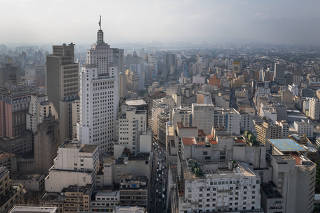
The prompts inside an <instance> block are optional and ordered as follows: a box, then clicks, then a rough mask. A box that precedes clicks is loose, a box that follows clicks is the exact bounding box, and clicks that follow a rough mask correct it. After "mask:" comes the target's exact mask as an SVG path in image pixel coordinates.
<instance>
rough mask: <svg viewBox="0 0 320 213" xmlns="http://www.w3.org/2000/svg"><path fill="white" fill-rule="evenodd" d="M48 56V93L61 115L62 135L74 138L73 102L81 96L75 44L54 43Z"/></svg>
mask: <svg viewBox="0 0 320 213" xmlns="http://www.w3.org/2000/svg"><path fill="white" fill-rule="evenodd" d="M52 49H53V51H52V54H50V55H48V56H47V62H46V66H47V94H48V101H49V102H52V103H53V106H54V108H55V109H56V111H57V113H58V116H59V126H60V137H61V141H63V140H64V139H72V102H73V101H74V100H76V99H78V98H79V64H78V63H75V59H74V44H73V43H71V44H69V45H66V44H63V45H54V46H53V47H52Z"/></svg>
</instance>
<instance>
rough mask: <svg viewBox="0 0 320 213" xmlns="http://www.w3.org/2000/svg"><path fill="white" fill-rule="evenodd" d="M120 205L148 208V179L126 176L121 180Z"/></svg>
mask: <svg viewBox="0 0 320 213" xmlns="http://www.w3.org/2000/svg"><path fill="white" fill-rule="evenodd" d="M120 205H122V206H140V207H147V205H148V179H147V177H145V176H139V177H132V176H126V177H123V178H121V180H120Z"/></svg>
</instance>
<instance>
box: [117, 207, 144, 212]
mask: <svg viewBox="0 0 320 213" xmlns="http://www.w3.org/2000/svg"><path fill="white" fill-rule="evenodd" d="M113 212H114V213H145V212H146V210H145V208H143V207H138V206H116V207H115V208H114V210H113Z"/></svg>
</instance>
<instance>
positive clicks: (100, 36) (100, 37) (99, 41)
mask: <svg viewBox="0 0 320 213" xmlns="http://www.w3.org/2000/svg"><path fill="white" fill-rule="evenodd" d="M99 27H100V29H99V30H98V33H97V44H103V43H104V41H103V31H102V29H101V16H100V19H99Z"/></svg>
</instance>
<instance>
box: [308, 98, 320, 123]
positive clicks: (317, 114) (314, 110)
mask: <svg viewBox="0 0 320 213" xmlns="http://www.w3.org/2000/svg"><path fill="white" fill-rule="evenodd" d="M309 117H310V118H311V119H312V120H319V118H320V100H319V99H317V98H312V99H310V101H309Z"/></svg>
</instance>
